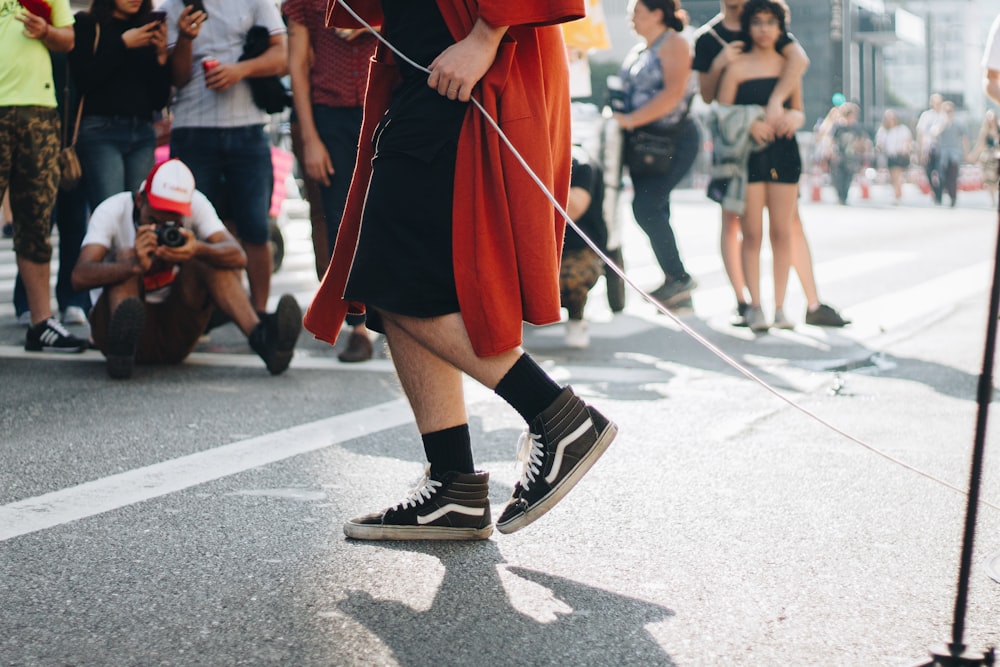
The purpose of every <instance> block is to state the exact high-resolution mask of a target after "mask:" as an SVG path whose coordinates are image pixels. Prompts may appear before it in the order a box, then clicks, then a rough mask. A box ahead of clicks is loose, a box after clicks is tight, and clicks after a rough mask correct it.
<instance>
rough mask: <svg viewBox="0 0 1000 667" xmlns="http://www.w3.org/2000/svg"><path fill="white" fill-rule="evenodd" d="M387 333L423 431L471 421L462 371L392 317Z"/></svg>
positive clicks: (425, 432) (406, 390) (393, 360)
mask: <svg viewBox="0 0 1000 667" xmlns="http://www.w3.org/2000/svg"><path fill="white" fill-rule="evenodd" d="M385 335H386V338H387V339H388V341H389V349H390V350H391V351H392V363H393V365H394V366H395V367H396V374H397V375H398V376H399V383H400V384H401V385H402V386H403V391H404V392H405V393H406V398H407V400H408V401H409V402H410V407H411V408H412V409H413V415H414V417H416V420H417V430H418V431H420V434H421V435H425V434H427V433H434V432H437V431H442V430H444V429H447V428H452V427H453V426H459V425H461V424H466V423H468V421H469V416H468V413H467V412H466V409H465V393H464V391H463V389H462V372H461V371H460V370H458V369H457V368H455V367H454V366H452V365H451V364H450V363H448V362H447V361H445V360H444V359H442V358H441V357H439V356H437V355H436V354H434V353H433V352H431V351H430V350H428V349H427V348H426V347H424V346H423V345H422V344H421V343H420V342H419V341H418V340H417V339H416V338H414V337H413V336H411V335H410V334H409V333H408V332H407V331H406V330H405V329H403V328H401V327H400V326H398V325H397V324H396V323H395V322H394V321H393V320H391V319H388V318H386V319H385Z"/></svg>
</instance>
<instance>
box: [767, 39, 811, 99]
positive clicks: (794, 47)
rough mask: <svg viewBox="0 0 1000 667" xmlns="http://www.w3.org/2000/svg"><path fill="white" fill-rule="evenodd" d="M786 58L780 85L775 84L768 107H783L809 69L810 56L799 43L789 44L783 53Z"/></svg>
mask: <svg viewBox="0 0 1000 667" xmlns="http://www.w3.org/2000/svg"><path fill="white" fill-rule="evenodd" d="M781 55H782V56H784V57H785V64H784V66H783V67H782V68H781V74H780V75H779V77H778V83H777V84H775V86H774V90H773V91H771V96H770V98H768V105H771V106H781V105H783V104H784V103H785V100H787V99H788V98H789V97H791V96H792V92H793V91H794V90H795V89H796V88H797V87H798V86H800V85H801V84H802V77H803V76H804V75H805V73H806V70H808V69H809V56H807V55H806V52H805V51H804V50H803V49H802V47H801V46H799V45H798V44H797V43H792V44H789V45H788V46H786V47H785V49H784V50H783V51H782V52H781Z"/></svg>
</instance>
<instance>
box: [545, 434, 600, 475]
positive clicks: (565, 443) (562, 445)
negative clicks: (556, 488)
mask: <svg viewBox="0 0 1000 667" xmlns="http://www.w3.org/2000/svg"><path fill="white" fill-rule="evenodd" d="M593 427H594V422H593V421H591V420H590V418H589V417H588V418H587V421H585V422H583V423H582V424H580V425H579V426H578V427H576V430H574V431H573V432H572V433H570V434H569V435H567V436H566V437H565V438H563V439H562V440H560V441H559V444H557V445H556V453H555V454H554V455H553V456H552V470H550V471H549V474H548V475H546V476H545V481H546V482H548V483H549V485H550V486H551V485H552V483H553V482H555V481H556V480H557V479H559V468H560V467H561V466H562V460H563V452H564V451H565V450H566V448H567V447H569V446H570V445H572V444H573V443H574V442H576V441H577V440H578V439H579V438H580V437H581V436H582V435H583V434H584V433H586V432H587V431H588V430H590V429H592V428H593Z"/></svg>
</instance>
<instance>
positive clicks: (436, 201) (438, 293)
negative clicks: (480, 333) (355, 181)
mask: <svg viewBox="0 0 1000 667" xmlns="http://www.w3.org/2000/svg"><path fill="white" fill-rule="evenodd" d="M455 152H456V147H455V145H450V146H445V147H444V148H442V149H441V150H439V151H438V153H437V155H435V156H434V157H433V159H432V160H431V161H430V162H427V161H426V160H424V159H421V158H418V157H415V156H412V155H406V154H403V153H392V154H387V155H382V156H380V157H377V158H376V159H375V160H374V161H373V163H372V164H373V169H372V178H371V182H370V183H369V185H368V196H367V198H366V200H365V209H364V214H363V216H362V222H361V235H360V238H359V240H358V248H357V251H356V252H355V255H354V264H353V266H352V268H351V275H350V278H349V279H348V282H347V288H346V290H345V296H346V298H347V299H348V300H349V301H359V302H362V303H364V304H366V305H367V306H369V308H371V307H373V306H374V307H376V308H380V309H383V310H386V311H388V312H391V313H397V314H400V315H409V316H412V317H436V316H439V315H447V314H449V313H457V312H458V311H459V307H458V292H457V290H456V288H455V270H454V266H453V264H452V230H451V225H452V192H453V191H454V187H455V185H454V181H455ZM378 319H379V318H378V317H377V316H376V317H375V318H374V321H373V318H372V317H371V313H370V314H369V320H368V323H369V326H370V327H371V328H373V329H375V330H376V331H379V330H380V329H381V326H380V323H379V321H378Z"/></svg>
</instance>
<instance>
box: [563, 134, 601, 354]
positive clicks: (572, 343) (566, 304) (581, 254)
mask: <svg viewBox="0 0 1000 667" xmlns="http://www.w3.org/2000/svg"><path fill="white" fill-rule="evenodd" d="M603 209H604V171H603V170H602V169H601V167H600V165H599V164H598V163H597V161H596V160H594V159H593V158H592V157H591V156H590V155H588V154H587V152H586V151H584V150H583V149H581V148H579V147H576V146H574V148H573V171H572V173H571V176H570V189H569V203H568V204H567V205H566V212H567V213H568V214H569V217H570V218H571V219H572V220H573V222H575V223H576V224H577V226H578V227H579V228H580V230H581V231H582V232H583V233H584V234H586V235H587V237H588V238H590V240H592V241H593V242H594V243H596V244H597V246H598V247H599V248H600V249H601V251H602V252H605V245H606V244H607V240H608V228H607V225H606V224H605V221H604V214H603ZM603 274H604V262H603V261H602V260H601V258H600V256H599V255H598V254H597V253H596V252H594V251H593V250H592V249H591V248H590V246H588V245H587V244H586V243H585V242H584V240H583V239H582V238H580V235H579V234H577V233H576V231H575V230H574V229H573V228H571V227H569V226H567V228H566V237H565V240H564V241H563V249H562V261H561V263H560V266H559V297H560V301H561V303H562V307H563V308H565V309H566V310H567V311H568V313H569V317H568V319H567V321H566V347H571V348H576V349H583V348H586V347H588V346H589V345H590V331H589V325H588V323H587V320H586V319H585V318H584V309H585V308H586V306H587V293H588V292H590V290H591V289H593V287H594V285H596V284H597V281H598V279H599V278H600V277H601V276H602V275H603Z"/></svg>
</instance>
